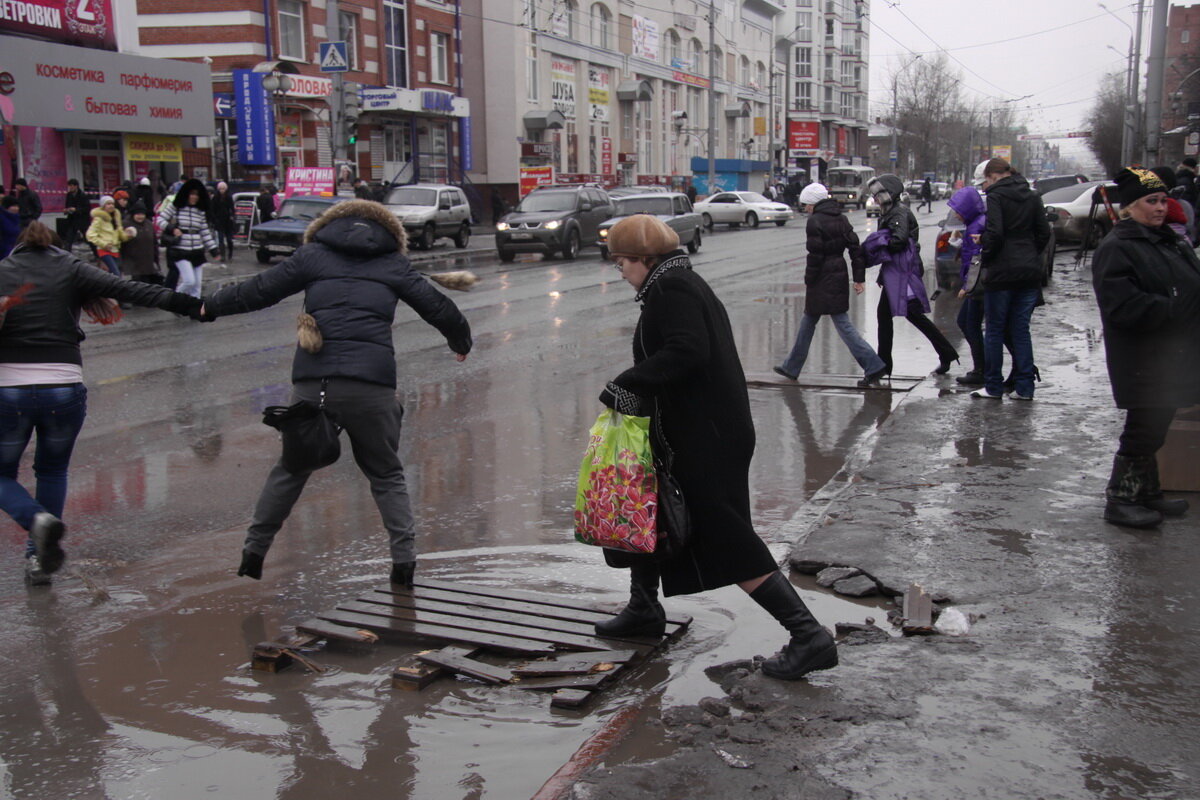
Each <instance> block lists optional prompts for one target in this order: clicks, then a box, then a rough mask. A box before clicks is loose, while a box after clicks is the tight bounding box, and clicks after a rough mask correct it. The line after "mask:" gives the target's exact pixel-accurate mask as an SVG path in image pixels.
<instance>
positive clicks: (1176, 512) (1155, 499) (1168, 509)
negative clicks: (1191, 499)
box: [1140, 456, 1188, 517]
mask: <svg viewBox="0 0 1200 800" xmlns="http://www.w3.org/2000/svg"><path fill="white" fill-rule="evenodd" d="M1140 502H1141V504H1142V505H1144V506H1145V507H1146V508H1149V509H1152V510H1154V511H1157V512H1159V513H1160V514H1162V515H1163V516H1164V517H1178V516H1180V515H1181V514H1183V513H1184V512H1186V511H1187V510H1188V501H1187V500H1184V499H1182V498H1178V499H1173V500H1168V499H1167V498H1166V497H1164V496H1163V490H1162V484H1161V483H1160V482H1159V478H1158V458H1157V457H1156V456H1148V457H1147V460H1146V485H1145V486H1144V487H1143V489H1142V496H1141V498H1140Z"/></svg>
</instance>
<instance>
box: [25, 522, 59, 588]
mask: <svg viewBox="0 0 1200 800" xmlns="http://www.w3.org/2000/svg"><path fill="white" fill-rule="evenodd" d="M66 532H67V526H66V525H63V523H62V520H61V519H59V518H58V517H56V516H54V515H53V514H51V513H50V512H48V511H39V512H38V513H36V514H34V515H33V525H31V526H30V527H29V538H30V539H33V546H34V548H36V550H37V557H38V563H39V564H40V565H41V568H42V570H43V571H44V572H45V573H46V574H47V575H53V574H54V573H56V572H58V570H59V567H61V566H62V565H63V561H64V560H65V559H66V557H67V554H66V553H64V552H63V550H62V548H61V547H59V544H58V543H59V542H60V541H62V538H63V535H64V534H65V533H66Z"/></svg>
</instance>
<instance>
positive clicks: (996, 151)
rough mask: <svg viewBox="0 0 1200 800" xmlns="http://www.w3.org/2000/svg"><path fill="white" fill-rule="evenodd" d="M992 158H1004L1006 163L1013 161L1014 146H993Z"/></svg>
mask: <svg viewBox="0 0 1200 800" xmlns="http://www.w3.org/2000/svg"><path fill="white" fill-rule="evenodd" d="M992 158H1003V159H1004V160H1005V161H1012V145H1011V144H994V145H992Z"/></svg>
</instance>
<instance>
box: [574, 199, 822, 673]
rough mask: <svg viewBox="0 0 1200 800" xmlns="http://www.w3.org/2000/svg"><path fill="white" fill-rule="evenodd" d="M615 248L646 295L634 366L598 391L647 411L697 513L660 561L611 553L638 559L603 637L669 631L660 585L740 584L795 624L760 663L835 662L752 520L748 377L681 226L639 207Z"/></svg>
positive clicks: (689, 589)
mask: <svg viewBox="0 0 1200 800" xmlns="http://www.w3.org/2000/svg"><path fill="white" fill-rule="evenodd" d="M608 248H609V252H611V253H612V258H613V261H615V262H616V264H617V268H618V269H620V270H621V274H622V276H623V277H624V278H625V280H626V281H628V282H629V283H630V285H632V286H633V287H634V288H635V289H636V290H637V295H636V299H637V300H638V302H640V303H641V304H642V314H641V318H640V319H639V320H638V325H637V330H636V331H635V333H634V337H633V357H634V366H633V367H631V368H629V369H627V370H625V371H624V372H622V373H621V374H620V375H618V376H617V377H616V378H614V379H613V380H612V381H611V382H609V384H608V385H607V387H606V388H605V390H604V392H603V393H602V394H601V395H600V400H601V402H603V403H604V404H605V405H607V406H609V407H610V408H613V409H615V410H616V411H619V412H621V413H624V414H634V415H640V416H649V417H651V418H652V420H653V421H652V424H651V431H652V433H651V444H652V446H653V448H654V450H655V451H656V452H658V453H660V454H661V453H668V452H669V453H671V454H672V455H673V457H674V458H673V466H672V470H671V472H672V475H673V476H674V477H675V479H676V480H677V481H678V483H679V485H680V488H681V490H682V491H683V495H684V499H685V501H686V503H687V505H688V509H689V512H690V516H691V520H692V530H693V540H694V541H693V543H692V544H691V545H690V546H689V547H688V548H687V549H686V550H684V551H683V552H682V553H680V554H679V555H678V556H676V557H674V558H672V559H670V560H666V561H661V562H660V561H655V560H654V559H653V557H652V556H637V555H633V554H627V553H621V552H617V551H613V550H605V558H606V560H607V561H608V563H609V564H610V565H611V566H617V567H624V566H628V567H631V572H632V576H631V588H630V599H629V604H628V605H627V606H626V607H625V609H624V610H622V611H621V613H620V614H618V615H617V616H616V617H614V618H613V619H611V620H608V621H605V622H601V623H597V625H596V632H597V634H599V635H601V636H612V637H626V636H638V635H661V634H662V632H663V630H664V627H665V624H666V613H665V611H664V610H663V607H662V605H661V604H660V603H659V602H658V584H659V580H660V578H661V581H662V586H663V594H665V595H666V596H668V597H669V596H671V595H677V594H691V593H694V592H702V591H705V590H708V589H716V588H719V587H721V586H728V585H729V584H731V583H736V584H738V586H740V587H741V588H742V589H743V590H744V591H746V592H748V593H749V594H750V596H751V597H752V598H753V599H754V600H755V601H756V602H757V603H758V604H759V605H761V606H762V607H763V608H765V609H766V610H767V611H768V612H770V614H771V615H772V616H774V617H775V618H776V619H777V620H779V622H780V623H782V624H783V626H784V627H785V628H786V629H787V630H788V631H789V632H790V633H791V635H792V636H791V641H790V642H789V643H788V645H787V646H786V647H785V648H784V649H783V651H782V652H780V653H779V654H778V655H776V656H774V657H772V658H769V659H767V660H766V661H765V662H764V663H763V672H764V673H765V674H766V675H769V676H771V677H774V678H782V679H785V680H794V679H796V678H799V677H801V676H803V675H805V674H807V673H809V672H812V671H813V670H818V669H829V668H830V667H833V666H836V665H837V646H836V644H835V643H834V640H833V637H832V636H831V635H830V634H829V632H828V631H826V630H825V629H824V628H823V627H821V624H820V623H819V622H817V620H816V619H815V618H814V617H813V616H812V614H811V613H810V612H809V610H808V609H807V608H806V607H805V605H804V602H803V601H802V600H801V599H800V596H799V595H798V594H797V593H796V590H795V588H794V587H793V586H792V584H791V582H790V581H788V579H787V578H786V577H784V575H783V573H781V572H780V571H779V570H778V568H777V567H776V564H775V559H774V558H772V556H771V553H770V551H769V550H768V549H767V546H766V545H765V544H764V543H763V541H762V540H761V539H760V538H758V534H757V533H755V532H754V526H753V525H752V524H751V521H750V458H751V457H752V456H753V454H754V422H753V421H752V419H751V417H750V400H749V397H748V396H747V394H746V378H745V375H744V374H743V373H742V365H741V361H740V360H739V359H738V354H737V348H736V347H735V345H734V341H733V332H732V330H731V329H730V327H729V318H728V316H727V315H726V313H725V307H724V306H723V305H721V301H720V300H718V299H717V297H716V295H714V294H713V292H712V289H710V288H709V286H708V284H707V283H705V282H704V279H703V278H701V277H700V276H699V275H697V274H696V273H695V272H693V271H692V268H691V262H690V261H689V260H688V258H687V256H686V255H684V253H683V252H682V251H681V250H679V237H678V235H677V234H676V233H675V232H674V231H672V230H671V229H670V228H668V227H667V226H666V225H665V224H664V223H663V222H662V221H660V220H659V219H657V218H655V217H652V216H649V215H646V214H637V215H634V216H632V217H628V218H626V219H624V220H621V221H620V222H618V223H617V224H616V225H614V226H613V227H612V229H611V230H610V231H609V236H608Z"/></svg>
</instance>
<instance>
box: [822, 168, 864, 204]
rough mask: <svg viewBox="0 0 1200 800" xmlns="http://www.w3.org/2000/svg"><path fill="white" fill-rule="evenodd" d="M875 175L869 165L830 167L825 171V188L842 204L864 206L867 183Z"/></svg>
mask: <svg viewBox="0 0 1200 800" xmlns="http://www.w3.org/2000/svg"><path fill="white" fill-rule="evenodd" d="M874 177H875V170H874V169H872V168H871V167H863V166H850V167H830V168H829V169H827V170H826V171H825V180H826V182H827V185H826V187H825V188H827V189H828V190H829V196H830V197H832V198H833V199H834V200H837V201H838V202H839V203H841V204H842V205H844V206H854V207H855V208H864V207H865V206H866V204H867V184H868V183H870V181H871V179H872V178H874Z"/></svg>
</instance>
